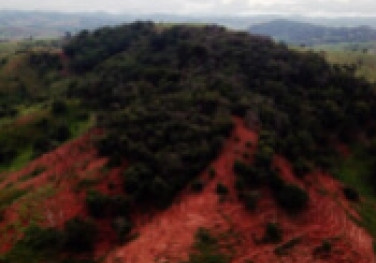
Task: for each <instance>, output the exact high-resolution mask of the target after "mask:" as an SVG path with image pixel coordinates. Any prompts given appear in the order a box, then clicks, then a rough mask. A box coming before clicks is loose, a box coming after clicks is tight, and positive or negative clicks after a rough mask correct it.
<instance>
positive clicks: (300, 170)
mask: <svg viewBox="0 0 376 263" xmlns="http://www.w3.org/2000/svg"><path fill="white" fill-rule="evenodd" d="M293 169H294V173H295V175H296V176H297V177H299V178H302V177H303V176H304V175H306V174H307V173H309V172H310V171H312V165H310V164H309V163H308V162H307V161H306V160H303V159H297V160H296V161H295V162H294V163H293Z"/></svg>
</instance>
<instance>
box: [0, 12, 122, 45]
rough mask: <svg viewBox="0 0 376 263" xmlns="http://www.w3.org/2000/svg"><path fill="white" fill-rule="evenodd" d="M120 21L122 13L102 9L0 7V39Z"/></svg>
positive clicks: (46, 35) (42, 35)
mask: <svg viewBox="0 0 376 263" xmlns="http://www.w3.org/2000/svg"><path fill="white" fill-rule="evenodd" d="M122 21H124V17H122V16H113V15H109V14H106V13H76V14H73V13H59V12H36V11H0V39H22V38H28V37H34V38H50V37H58V36H62V35H63V34H64V33H65V32H66V31H70V32H72V33H74V32H77V31H79V30H81V29H84V28H86V29H93V28H97V27H100V26H104V25H115V24H119V23H121V22H122Z"/></svg>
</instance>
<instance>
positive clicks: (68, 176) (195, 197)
mask: <svg viewBox="0 0 376 263" xmlns="http://www.w3.org/2000/svg"><path fill="white" fill-rule="evenodd" d="M234 122H235V129H234V131H233V134H232V135H231V138H229V139H228V140H227V142H226V143H225V146H224V148H223V151H222V153H221V155H220V156H219V157H218V158H217V159H216V160H215V161H214V162H213V163H212V164H211V165H210V166H211V167H213V168H214V169H215V170H216V176H215V178H213V179H210V178H209V176H208V172H207V171H204V172H202V174H201V175H200V177H201V178H202V180H203V181H205V182H206V183H205V188H204V189H203V191H202V192H201V193H199V194H194V193H192V192H191V191H190V190H189V189H187V190H185V191H183V192H182V193H181V194H180V196H178V197H177V199H176V201H175V203H174V204H173V205H172V206H171V207H170V208H168V209H167V210H165V211H162V212H150V213H149V214H143V215H142V216H141V215H139V216H137V217H136V218H135V224H136V232H137V233H138V234H139V236H138V237H137V238H136V239H135V240H133V241H131V242H129V243H127V244H125V245H123V246H120V247H118V248H116V249H114V250H113V251H111V252H110V253H108V252H109V251H110V250H111V248H113V247H114V244H115V241H116V237H115V234H114V232H113V231H112V229H111V225H110V222H109V221H108V220H100V221H97V227H98V229H99V237H98V242H97V245H96V248H95V255H96V257H98V258H99V257H102V256H105V255H107V256H106V259H105V262H106V263H115V262H116V263H149V262H150V263H151V262H166V261H168V262H170V263H174V262H179V261H180V260H184V259H186V258H187V256H188V253H189V251H190V249H191V247H192V243H193V242H194V234H195V232H196V231H197V229H198V228H199V227H206V228H209V229H211V230H212V231H214V233H227V234H228V235H227V237H228V239H229V240H228V242H229V244H230V245H231V248H232V249H231V251H233V252H232V254H231V256H232V263H244V262H247V260H252V261H253V262H260V263H262V262H268V263H269V262H338V263H339V262H361V263H362V262H364V263H366V262H367V263H368V262H375V258H374V255H373V249H372V238H371V237H370V236H369V235H368V234H367V233H366V232H365V231H364V230H363V229H362V228H360V227H358V226H357V225H356V224H355V223H354V222H353V221H352V220H350V219H349V217H348V214H351V215H352V216H353V217H355V218H357V217H358V215H357V214H356V212H354V211H353V210H352V209H351V205H350V204H349V203H348V202H347V200H345V198H344V197H343V194H342V186H341V184H340V183H338V182H336V181H335V180H334V179H333V178H332V177H330V176H329V175H327V174H324V173H322V172H315V173H312V174H311V175H309V176H307V177H306V179H305V180H303V181H302V180H300V179H297V178H296V177H295V176H294V175H293V173H292V170H291V167H290V164H289V163H288V162H287V161H286V160H285V159H284V158H282V157H280V156H276V157H275V160H274V164H275V166H277V167H278V168H279V170H280V171H281V176H282V177H283V178H284V179H285V180H286V181H287V182H290V183H294V184H297V185H299V186H300V187H302V188H304V189H306V190H307V192H308V193H309V195H310V202H309V205H308V208H307V211H306V212H304V213H302V214H300V215H297V216H293V217H292V216H288V215H287V214H286V213H285V212H284V211H282V210H281V209H279V208H278V206H277V205H276V204H275V201H274V200H273V198H272V195H271V193H270V192H269V190H268V189H266V188H265V189H262V190H260V195H261V198H260V201H259V203H258V207H257V209H256V211H254V212H249V211H246V210H245V208H244V206H243V204H242V203H241V202H240V201H239V200H238V198H237V196H236V191H235V190H234V187H233V185H234V181H235V176H234V174H233V171H232V166H233V163H234V161H235V160H236V159H240V158H243V157H242V156H243V153H244V152H248V153H249V154H252V153H253V152H254V151H255V149H256V147H257V133H256V132H254V131H250V130H248V129H246V128H245V126H244V123H243V122H242V120H241V119H238V118H234ZM96 134H97V132H90V133H89V134H87V135H85V136H82V137H81V138H78V139H76V140H73V141H71V142H69V143H67V144H65V145H63V146H61V147H59V148H58V149H56V150H55V151H53V152H51V153H48V154H45V155H43V156H41V157H40V158H38V159H37V160H35V161H33V162H31V163H30V164H29V165H28V166H27V167H25V168H24V169H22V170H20V171H18V172H15V173H12V174H9V175H7V176H6V179H5V180H4V181H3V182H1V183H0V191H1V190H4V189H5V187H6V186H7V185H8V186H9V184H13V187H15V188H19V189H28V191H29V193H28V194H27V195H26V196H25V198H19V199H18V200H16V201H15V202H14V203H13V204H11V205H10V207H9V208H8V209H7V210H6V211H5V214H4V220H3V221H2V222H1V223H0V235H1V237H2V238H1V240H0V252H5V251H7V250H9V249H10V248H11V246H12V245H13V244H14V243H15V241H16V240H17V239H18V238H20V237H21V233H22V232H21V231H20V229H22V226H26V225H28V224H29V223H30V222H31V221H33V222H36V223H38V224H40V225H43V226H52V227H59V228H61V227H62V226H63V225H64V223H65V222H66V221H67V220H69V219H70V218H72V217H75V216H81V217H87V212H86V210H85V201H84V198H85V192H84V191H82V189H81V188H80V187H79V182H81V183H82V179H86V183H90V180H91V181H92V183H93V184H94V185H95V187H96V188H97V189H98V190H100V191H102V192H104V193H107V194H118V193H121V180H120V171H121V170H122V169H124V167H125V166H126V164H124V167H122V168H118V169H112V170H109V171H105V170H104V169H103V168H102V167H103V166H104V164H105V163H106V162H107V160H106V159H105V158H99V157H98V156H97V153H96V150H95V148H94V147H93V145H92V143H91V141H92V140H91V139H92V137H93V136H96ZM235 138H239V140H235ZM248 141H251V142H253V146H252V147H251V148H247V147H246V142H248ZM248 161H249V162H251V160H248ZM38 167H43V168H44V169H43V171H41V172H40V174H39V175H37V176H35V177H34V178H29V177H25V176H27V175H30V174H31V173H32V172H33V171H34V170H35V169H36V168H38ZM22 178H27V179H26V180H20V179H22ZM219 182H220V183H223V184H225V185H226V186H227V187H228V188H229V194H228V196H227V197H226V198H224V199H223V200H220V198H219V197H218V195H217V194H216V193H215V188H216V185H217V183H219ZM109 183H111V184H112V185H113V187H111V188H109V187H108V184H109ZM47 186H50V187H51V188H52V189H53V191H52V193H50V194H40V195H41V197H38V195H34V196H32V195H30V194H33V193H34V194H35V193H37V192H38V191H39V190H41V189H44V188H46V187H47ZM36 215H37V216H36ZM15 222H17V223H15ZM268 222H277V223H279V224H280V225H281V227H282V229H283V232H284V234H283V242H282V243H281V244H283V243H284V242H287V241H289V240H291V239H293V238H299V239H300V242H299V243H298V244H296V245H295V246H294V247H293V248H291V249H289V250H288V253H287V254H286V255H283V256H276V255H275V253H274V249H275V248H276V246H278V245H275V244H274V245H273V244H263V243H260V242H258V240H260V239H261V238H262V236H263V233H264V230H265V225H266V224H267V223H268ZM326 239H328V240H331V242H332V244H333V250H332V253H330V255H320V254H318V255H313V254H314V253H313V251H314V249H315V248H316V247H318V246H319V245H321V244H322V241H323V240H326Z"/></svg>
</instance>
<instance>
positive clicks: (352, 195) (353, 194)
mask: <svg viewBox="0 0 376 263" xmlns="http://www.w3.org/2000/svg"><path fill="white" fill-rule="evenodd" d="M343 194H344V195H345V197H346V199H347V200H350V201H354V202H358V201H359V193H358V192H357V191H356V190H355V189H354V188H351V187H345V188H343Z"/></svg>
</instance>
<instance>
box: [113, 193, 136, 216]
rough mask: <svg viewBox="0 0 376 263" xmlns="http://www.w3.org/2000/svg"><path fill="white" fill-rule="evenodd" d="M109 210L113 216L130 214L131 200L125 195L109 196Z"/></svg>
mask: <svg viewBox="0 0 376 263" xmlns="http://www.w3.org/2000/svg"><path fill="white" fill-rule="evenodd" d="M108 202H109V204H108V206H109V212H110V214H111V216H128V215H129V213H130V208H131V200H130V199H129V197H127V196H125V195H117V196H111V197H109V201H108Z"/></svg>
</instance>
